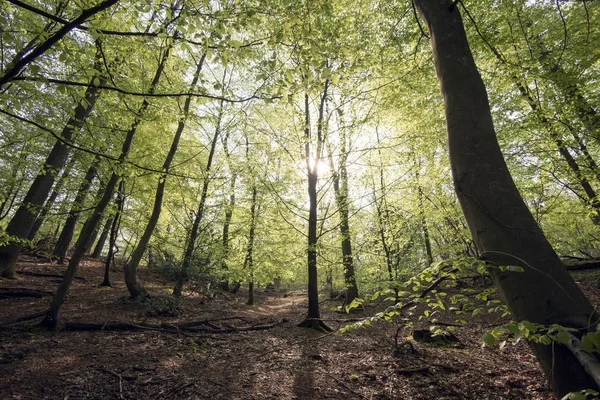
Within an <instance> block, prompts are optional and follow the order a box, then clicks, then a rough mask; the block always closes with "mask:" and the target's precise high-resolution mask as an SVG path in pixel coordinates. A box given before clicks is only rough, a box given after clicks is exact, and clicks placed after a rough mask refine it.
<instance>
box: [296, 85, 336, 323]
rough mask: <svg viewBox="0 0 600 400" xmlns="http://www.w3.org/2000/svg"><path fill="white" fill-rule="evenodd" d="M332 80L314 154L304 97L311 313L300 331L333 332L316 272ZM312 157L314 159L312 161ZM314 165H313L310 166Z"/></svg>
mask: <svg viewBox="0 0 600 400" xmlns="http://www.w3.org/2000/svg"><path fill="white" fill-rule="evenodd" d="M328 86H329V81H327V80H326V81H325V88H324V89H323V95H322V97H321V102H320V104H319V117H318V121H317V122H318V123H317V145H316V151H315V152H314V158H312V156H313V154H311V149H310V147H311V146H310V142H311V129H310V107H309V98H308V94H305V95H304V118H305V120H304V123H305V126H304V136H305V140H306V144H305V145H304V153H305V158H306V171H307V173H308V201H309V211H308V243H307V245H308V248H307V253H308V256H307V261H308V312H307V314H306V319H305V320H304V321H302V322H301V323H299V324H298V326H299V327H301V328H312V329H316V330H320V331H328V332H329V331H331V328H329V327H328V326H327V325H326V324H325V323H324V322H323V321H321V312H320V310H319V281H318V275H317V274H318V272H317V254H318V253H317V244H318V240H319V238H318V236H317V223H318V221H317V206H318V198H317V183H318V181H319V170H318V167H319V162H320V161H321V149H322V146H323V143H324V138H323V136H322V132H323V123H324V115H323V114H324V107H325V102H326V99H327V89H328ZM311 158H312V160H311ZM311 164H312V165H311Z"/></svg>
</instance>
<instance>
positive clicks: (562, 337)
mask: <svg viewBox="0 0 600 400" xmlns="http://www.w3.org/2000/svg"><path fill="white" fill-rule="evenodd" d="M569 338H570V337H569V334H568V333H567V332H565V331H559V332H558V334H557V335H556V341H557V342H559V343H562V344H566V343H568V342H569Z"/></svg>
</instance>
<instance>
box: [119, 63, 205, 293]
mask: <svg viewBox="0 0 600 400" xmlns="http://www.w3.org/2000/svg"><path fill="white" fill-rule="evenodd" d="M205 58H206V53H204V54H203V55H202V57H201V58H200V61H199V62H198V65H197V67H196V73H195V74H194V78H193V79H192V84H191V86H190V92H191V91H193V90H194V88H195V87H196V84H197V83H198V78H199V76H200V72H201V71H202V66H203V64H204V59H205ZM191 102H192V96H188V97H187V98H186V99H185V104H184V106H183V117H182V118H181V119H180V120H179V124H178V125H177V130H176V131H175V136H174V137H173V141H172V142H171V148H170V149H169V153H168V154H167V157H166V158H165V161H164V163H163V166H162V171H163V172H164V173H163V174H162V175H161V176H160V177H159V179H158V186H157V187H156V194H155V196H154V205H153V206H152V214H151V215H150V219H149V220H148V224H147V225H146V229H144V233H143V234H142V237H141V238H140V241H139V242H138V244H137V246H136V247H135V249H134V250H133V252H132V253H131V259H130V260H129V262H128V263H127V264H126V265H125V267H124V273H125V284H126V285H127V289H128V290H129V295H130V296H131V298H132V299H136V298H139V297H146V296H147V295H148V293H147V292H146V289H145V288H144V286H143V285H142V283H141V282H140V280H139V278H138V275H137V267H138V265H139V264H140V261H141V260H142V256H143V255H144V252H145V251H146V247H148V243H149V242H150V238H151V237H152V234H153V233H154V229H155V228H156V224H157V223H158V219H159V217H160V213H161V210H162V201H163V196H164V193H165V185H166V183H167V177H168V174H169V170H170V169H171V163H172V162H173V159H174V158H175V154H176V153H177V148H178V147H179V140H180V139H181V134H182V133H183V129H184V128H185V123H186V121H187V117H188V114H189V111H190V104H191Z"/></svg>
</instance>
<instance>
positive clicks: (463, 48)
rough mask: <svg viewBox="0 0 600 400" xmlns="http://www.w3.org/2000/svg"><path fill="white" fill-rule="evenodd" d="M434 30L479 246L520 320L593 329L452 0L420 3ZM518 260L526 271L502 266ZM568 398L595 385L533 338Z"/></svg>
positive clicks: (459, 182) (461, 188) (459, 184)
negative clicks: (521, 184) (512, 168)
mask: <svg viewBox="0 0 600 400" xmlns="http://www.w3.org/2000/svg"><path fill="white" fill-rule="evenodd" d="M415 5H416V6H417V9H418V11H419V13H420V14H421V16H422V17H423V19H424V20H425V22H426V24H427V27H428V29H429V32H430V35H431V42H432V46H433V55H434V60H435V67H436V71H437V74H438V78H439V81H440V85H441V91H442V94H443V97H444V102H445V110H446V122H447V129H448V141H449V150H450V161H451V166H452V175H453V178H454V186H455V190H456V193H457V196H458V199H459V201H460V204H461V207H462V209H463V212H464V214H465V218H466V220H467V222H468V224H469V229H470V231H471V234H472V235H473V238H474V241H475V244H476V246H477V248H478V250H479V251H480V253H481V255H482V256H483V258H485V259H486V260H487V261H488V262H489V263H490V264H492V265H493V267H490V273H491V275H492V277H493V278H494V282H495V285H496V287H497V289H498V291H499V293H500V295H501V296H502V298H503V300H504V301H505V303H506V304H507V305H508V307H509V309H510V311H511V313H512V315H513V317H514V318H515V319H516V320H518V321H530V322H533V323H538V324H542V325H550V324H555V323H556V324H560V325H563V326H567V327H573V328H577V329H578V334H583V333H584V332H586V331H587V330H588V329H591V330H594V329H595V326H596V323H597V321H596V319H595V318H593V314H594V309H593V307H592V306H591V304H590V303H589V301H588V300H587V299H586V298H585V296H584V295H583V293H582V292H581V290H580V289H579V287H578V286H577V285H576V284H575V282H574V281H573V279H572V278H571V276H570V275H569V273H568V272H567V270H566V269H565V267H564V266H563V264H562V262H561V261H560V259H559V258H558V256H557V255H556V253H555V252H554V250H553V249H552V247H551V246H550V243H548V241H547V240H546V238H545V236H544V234H543V233H542V231H541V229H540V228H539V226H538V225H537V224H536V223H535V220H534V218H533V216H532V215H531V213H530V212H529V210H528V209H527V207H526V205H525V203H524V202H523V199H522V198H521V196H520V194H519V192H518V190H517V188H516V186H515V184H514V182H513V180H512V177H511V175H510V173H509V171H508V168H507V166H506V163H505V161H504V158H503V157H502V153H501V151H500V147H499V145H498V141H497V139H496V134H495V131H494V126H493V123H492V117H491V113H490V107H489V102H488V98H487V93H486V89H485V86H484V84H483V81H482V79H481V77H480V75H479V72H478V70H477V67H476V66H475V62H474V60H473V57H472V54H471V51H470V48H469V44H468V42H467V38H466V34H465V31H464V27H463V24H462V19H461V17H460V13H459V11H458V8H457V7H456V3H453V2H452V0H415ZM510 265H518V266H520V267H522V268H523V270H524V271H523V272H514V271H501V270H500V269H499V268H498V266H510ZM530 345H531V348H532V350H533V352H534V353H535V355H536V357H537V358H538V361H539V362H540V364H541V366H542V369H543V370H544V372H545V373H546V376H547V377H548V379H549V380H550V384H551V386H552V388H553V390H554V391H555V392H556V393H557V394H558V395H559V397H562V396H563V395H565V394H566V393H569V392H571V391H578V390H582V389H587V388H592V387H595V386H596V385H595V384H594V382H593V381H592V380H591V379H590V377H589V376H588V375H587V374H586V372H585V371H584V369H583V368H582V366H581V365H580V364H579V362H578V361H577V359H576V358H575V357H574V356H573V354H572V353H571V352H570V351H569V350H568V349H567V348H566V347H565V346H562V345H560V344H558V343H556V344H554V345H551V346H545V345H541V344H533V343H530Z"/></svg>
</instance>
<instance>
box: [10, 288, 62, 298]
mask: <svg viewBox="0 0 600 400" xmlns="http://www.w3.org/2000/svg"><path fill="white" fill-rule="evenodd" d="M52 294H53V293H52V292H45V291H43V290H33V289H26V288H7V287H0V299H8V298H12V297H34V298H37V299H41V298H42V297H46V296H52Z"/></svg>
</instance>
